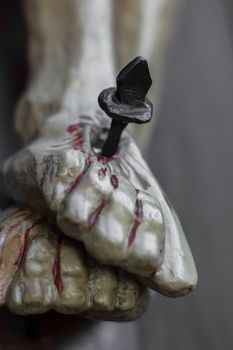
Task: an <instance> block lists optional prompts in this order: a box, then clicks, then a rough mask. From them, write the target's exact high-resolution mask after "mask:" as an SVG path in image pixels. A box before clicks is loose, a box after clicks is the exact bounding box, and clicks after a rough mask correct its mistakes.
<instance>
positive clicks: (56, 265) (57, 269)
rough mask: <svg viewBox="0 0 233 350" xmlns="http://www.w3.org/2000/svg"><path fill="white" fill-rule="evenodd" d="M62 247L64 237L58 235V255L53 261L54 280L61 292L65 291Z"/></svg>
mask: <svg viewBox="0 0 233 350" xmlns="http://www.w3.org/2000/svg"><path fill="white" fill-rule="evenodd" d="M61 248H62V237H58V239H57V247H56V257H55V259H54V262H53V280H54V284H55V286H56V287H57V290H58V293H59V294H61V293H62V292H63V288H64V285H63V281H62V277H61Z"/></svg>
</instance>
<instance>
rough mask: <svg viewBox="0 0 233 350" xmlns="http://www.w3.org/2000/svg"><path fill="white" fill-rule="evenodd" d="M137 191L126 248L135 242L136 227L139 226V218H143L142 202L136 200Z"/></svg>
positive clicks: (137, 191) (137, 192)
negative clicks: (133, 215)
mask: <svg viewBox="0 0 233 350" xmlns="http://www.w3.org/2000/svg"><path fill="white" fill-rule="evenodd" d="M138 194H139V190H138V189H136V196H137V197H136V201H135V207H134V214H135V216H136V218H135V219H134V221H133V224H132V225H131V227H130V232H129V238H128V248H130V247H131V245H132V243H133V242H134V240H135V237H136V234H137V229H138V226H139V225H140V224H141V218H142V216H143V207H142V201H141V200H140V199H138Z"/></svg>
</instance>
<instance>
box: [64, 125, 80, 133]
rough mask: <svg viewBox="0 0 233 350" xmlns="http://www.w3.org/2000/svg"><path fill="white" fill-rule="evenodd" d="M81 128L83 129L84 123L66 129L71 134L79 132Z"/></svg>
mask: <svg viewBox="0 0 233 350" xmlns="http://www.w3.org/2000/svg"><path fill="white" fill-rule="evenodd" d="M80 127H83V123H76V124H71V125H69V126H68V127H67V128H66V131H67V132H69V133H70V134H71V133H73V132H75V131H78V129H80Z"/></svg>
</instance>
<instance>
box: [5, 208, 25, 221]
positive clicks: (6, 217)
mask: <svg viewBox="0 0 233 350" xmlns="http://www.w3.org/2000/svg"><path fill="white" fill-rule="evenodd" d="M23 212H25V211H24V210H22V209H16V210H14V211H11V212H10V213H9V214H8V215H6V216H5V217H4V218H3V219H2V221H1V224H2V223H3V222H5V221H7V220H8V219H13V218H14V219H15V215H16V214H19V213H20V215H21V214H22V213H23ZM17 217H18V215H17Z"/></svg>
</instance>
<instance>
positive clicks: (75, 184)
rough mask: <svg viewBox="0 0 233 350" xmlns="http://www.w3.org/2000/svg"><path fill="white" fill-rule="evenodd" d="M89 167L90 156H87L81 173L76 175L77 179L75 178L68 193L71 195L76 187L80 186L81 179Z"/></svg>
mask: <svg viewBox="0 0 233 350" xmlns="http://www.w3.org/2000/svg"><path fill="white" fill-rule="evenodd" d="M90 165H91V160H90V156H88V157H87V158H86V160H85V165H84V168H83V170H82V171H81V173H80V174H79V175H78V177H77V178H76V180H75V181H74V182H73V183H72V184H71V186H70V188H69V190H68V193H71V192H72V191H73V190H74V189H75V188H76V187H78V185H79V184H80V182H81V180H82V178H83V177H84V176H85V175H86V173H87V171H88V169H89V167H90Z"/></svg>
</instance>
